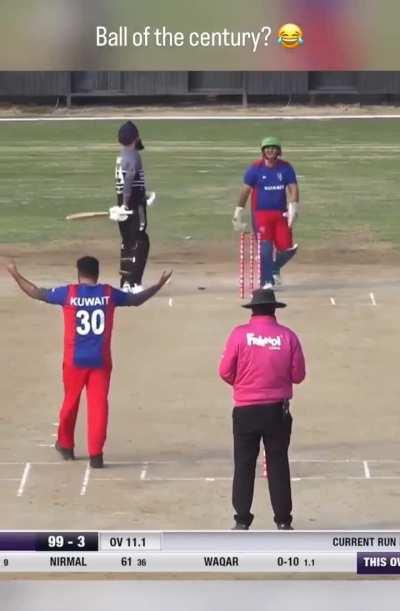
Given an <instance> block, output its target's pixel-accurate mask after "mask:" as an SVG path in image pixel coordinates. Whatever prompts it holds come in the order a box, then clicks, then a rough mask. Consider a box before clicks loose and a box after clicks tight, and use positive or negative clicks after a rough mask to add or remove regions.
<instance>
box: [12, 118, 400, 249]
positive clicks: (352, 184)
mask: <svg viewBox="0 0 400 611" xmlns="http://www.w3.org/2000/svg"><path fill="white" fill-rule="evenodd" d="M119 124H120V122H114V121H96V122H94V121H91V122H82V121H79V122H78V121H77V122H74V121H69V122H65V123H64V122H49V123H17V122H13V123H5V124H2V125H0V134H1V139H0V149H1V155H0V206H1V223H0V243H3V244H4V243H22V242H38V241H49V240H51V241H54V240H57V239H63V240H65V239H66V240H68V239H77V238H84V237H86V238H90V237H102V236H109V237H114V236H115V228H114V227H112V226H111V224H110V222H107V221H104V220H103V221H86V222H85V223H83V222H81V223H67V222H66V221H64V217H65V215H66V214H68V213H72V212H78V211H86V210H104V209H107V208H108V207H109V206H110V205H111V204H112V203H113V202H114V184H113V183H114V176H113V173H114V160H115V155H116V153H117V151H118V145H116V144H115V134H116V131H117V128H118V126H119ZM139 127H140V128H141V132H142V136H143V140H144V142H145V145H146V150H145V151H144V153H143V161H144V166H145V171H146V176H147V183H148V189H149V190H155V191H157V194H158V203H157V205H156V206H155V207H154V208H153V209H152V210H151V212H150V233H151V235H152V237H153V238H154V239H156V240H159V241H161V242H171V241H172V242H176V241H179V240H182V239H183V238H184V237H185V236H188V235H190V236H192V238H194V239H197V240H203V241H204V240H224V239H229V237H230V236H231V215H232V212H233V208H234V206H235V203H236V200H237V194H238V191H239V187H240V184H241V177H242V175H243V172H244V170H245V168H246V166H247V165H248V164H249V163H250V162H251V161H253V160H254V159H256V158H257V156H258V154H259V152H258V143H259V142H260V141H261V138H262V137H263V136H265V135H268V134H274V135H278V136H279V137H280V138H281V139H282V141H283V146H284V158H285V159H287V160H288V161H290V162H291V163H292V164H293V165H294V166H295V168H296V170H297V173H298V175H299V182H300V187H301V195H302V197H301V199H302V201H303V202H304V204H305V210H304V213H303V214H302V217H301V218H300V220H299V221H298V225H297V230H296V239H297V241H299V242H301V243H302V246H303V247H310V248H319V247H323V246H326V245H327V244H328V245H332V246H333V245H334V244H335V242H336V243H341V244H345V243H346V242H348V244H349V248H350V249H351V247H352V245H355V244H357V243H363V242H365V241H368V242H369V243H370V244H371V241H377V242H387V243H388V246H389V247H390V246H392V247H394V248H395V249H398V248H399V247H400V231H399V203H400V202H399V195H398V182H399V179H398V176H399V167H400V122H399V121H398V120H396V119H393V120H391V119H386V120H384V121H379V120H373V119H371V120H364V121H361V120H357V121H351V120H348V121H334V120H332V121H300V120H299V121H276V122H275V123H271V122H270V121H268V122H263V121H262V120H257V119H255V120H250V121H249V120H247V121H238V120H236V121H178V120H172V121H143V122H141V123H140V122H139Z"/></svg>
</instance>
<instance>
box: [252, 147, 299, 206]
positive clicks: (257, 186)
mask: <svg viewBox="0 0 400 611" xmlns="http://www.w3.org/2000/svg"><path fill="white" fill-rule="evenodd" d="M243 182H244V183H245V184H246V185H248V186H249V187H252V193H251V205H252V211H253V212H258V211H261V210H264V211H265V210H278V211H280V212H286V210H287V201H286V187H287V185H290V184H295V183H297V178H296V172H295V171H294V169H293V167H292V166H291V165H290V163H288V162H287V161H283V159H278V160H277V162H276V163H275V165H274V166H273V167H272V168H269V167H267V166H266V165H265V163H264V160H263V159H261V160H260V159H259V160H258V161H256V162H255V163H253V164H252V165H251V166H250V167H249V168H248V169H247V170H246V173H245V175H244V178H243Z"/></svg>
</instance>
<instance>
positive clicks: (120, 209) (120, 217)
mask: <svg viewBox="0 0 400 611" xmlns="http://www.w3.org/2000/svg"><path fill="white" fill-rule="evenodd" d="M130 214H132V210H129V209H128V208H127V207H126V206H112V207H111V208H110V210H109V217H110V220H111V221H115V222H116V223H123V222H124V221H126V220H127V219H128V217H129V215H130Z"/></svg>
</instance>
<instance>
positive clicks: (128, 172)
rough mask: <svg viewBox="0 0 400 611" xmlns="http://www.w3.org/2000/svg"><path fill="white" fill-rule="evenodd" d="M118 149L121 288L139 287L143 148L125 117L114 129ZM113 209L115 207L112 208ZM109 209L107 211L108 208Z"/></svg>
mask: <svg viewBox="0 0 400 611" xmlns="http://www.w3.org/2000/svg"><path fill="white" fill-rule="evenodd" d="M118 141H119V143H120V144H121V145H122V147H123V148H122V150H121V152H120V154H119V155H118V157H117V160H116V165H115V186H116V192H117V204H118V207H119V209H118V207H116V212H117V217H115V218H113V220H117V221H119V223H118V225H119V232H120V234H121V238H122V244H121V255H120V274H121V288H122V289H123V290H124V291H125V292H129V293H139V292H141V291H142V290H143V286H142V277H143V273H144V269H145V267H146V262H147V258H148V256H149V250H150V240H149V236H148V234H147V231H146V229H147V210H146V208H147V201H146V187H145V178H144V171H143V165H142V159H141V157H140V153H139V151H141V150H143V149H144V146H143V143H142V140H141V138H140V135H139V131H138V128H137V127H136V125H135V124H134V123H132V121H127V122H126V123H124V124H123V125H121V127H120V128H119V131H118ZM114 210H115V209H114ZM110 212H111V211H110Z"/></svg>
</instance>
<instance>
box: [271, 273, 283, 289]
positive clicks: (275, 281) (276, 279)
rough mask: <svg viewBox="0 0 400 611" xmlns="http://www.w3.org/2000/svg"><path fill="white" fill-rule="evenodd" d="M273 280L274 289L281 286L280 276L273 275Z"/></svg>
mask: <svg viewBox="0 0 400 611" xmlns="http://www.w3.org/2000/svg"><path fill="white" fill-rule="evenodd" d="M273 279H274V287H275V288H276V287H277V286H282V278H281V275H280V274H274V275H273Z"/></svg>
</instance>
